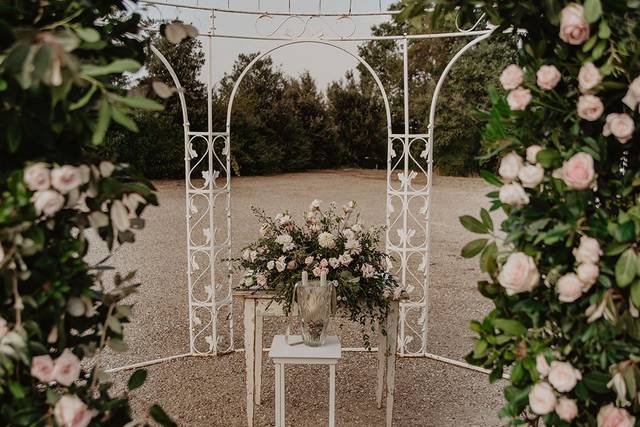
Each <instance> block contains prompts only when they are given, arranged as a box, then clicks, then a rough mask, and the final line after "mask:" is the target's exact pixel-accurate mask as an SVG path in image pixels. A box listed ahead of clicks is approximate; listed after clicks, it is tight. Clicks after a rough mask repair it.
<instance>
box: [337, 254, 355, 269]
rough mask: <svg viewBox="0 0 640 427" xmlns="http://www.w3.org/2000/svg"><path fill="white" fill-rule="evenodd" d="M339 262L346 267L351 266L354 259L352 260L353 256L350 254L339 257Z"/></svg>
mask: <svg viewBox="0 0 640 427" xmlns="http://www.w3.org/2000/svg"><path fill="white" fill-rule="evenodd" d="M338 261H339V262H340V264H342V265H345V266H346V265H349V264H351V261H353V258H351V255H349V254H348V253H344V254H342V255H340V256H339V257H338Z"/></svg>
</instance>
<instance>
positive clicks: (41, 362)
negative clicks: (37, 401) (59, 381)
mask: <svg viewBox="0 0 640 427" xmlns="http://www.w3.org/2000/svg"><path fill="white" fill-rule="evenodd" d="M31 376H32V377H34V378H36V379H37V380H38V381H40V382H43V383H49V382H51V381H53V360H52V359H51V356H49V355H48V354H45V355H42V356H35V357H34V358H33V359H31Z"/></svg>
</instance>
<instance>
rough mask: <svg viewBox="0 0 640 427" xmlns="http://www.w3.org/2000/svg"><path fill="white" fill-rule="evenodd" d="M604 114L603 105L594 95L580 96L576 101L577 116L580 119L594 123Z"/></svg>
mask: <svg viewBox="0 0 640 427" xmlns="http://www.w3.org/2000/svg"><path fill="white" fill-rule="evenodd" d="M602 113H604V104H603V103H602V101H601V100H600V98H598V97H597V96H594V95H582V96H581V97H580V98H579V99H578V116H580V118H582V119H585V120H588V121H590V122H594V121H596V120H598V119H599V118H600V116H602Z"/></svg>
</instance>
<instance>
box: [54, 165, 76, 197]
mask: <svg viewBox="0 0 640 427" xmlns="http://www.w3.org/2000/svg"><path fill="white" fill-rule="evenodd" d="M51 185H52V186H53V188H55V189H56V190H58V191H59V192H60V193H62V194H67V193H68V192H69V191H71V190H74V189H76V188H78V187H79V186H80V185H82V173H81V172H80V168H77V167H75V166H70V165H65V166H62V167H59V168H55V169H53V170H52V171H51Z"/></svg>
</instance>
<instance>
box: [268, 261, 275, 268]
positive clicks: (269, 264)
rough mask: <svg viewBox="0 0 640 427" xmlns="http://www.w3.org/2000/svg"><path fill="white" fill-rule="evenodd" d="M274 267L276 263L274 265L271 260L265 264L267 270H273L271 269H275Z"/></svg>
mask: <svg viewBox="0 0 640 427" xmlns="http://www.w3.org/2000/svg"><path fill="white" fill-rule="evenodd" d="M275 266H276V263H275V261H273V260H271V261H269V262H268V263H267V268H268V269H269V270H273V269H274V268H275Z"/></svg>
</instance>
